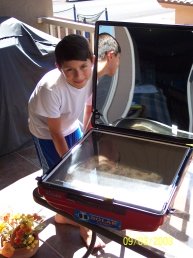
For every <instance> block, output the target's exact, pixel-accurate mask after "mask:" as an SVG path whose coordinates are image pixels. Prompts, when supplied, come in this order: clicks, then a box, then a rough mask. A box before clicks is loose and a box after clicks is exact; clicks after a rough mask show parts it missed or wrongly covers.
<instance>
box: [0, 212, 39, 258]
mask: <svg viewBox="0 0 193 258" xmlns="http://www.w3.org/2000/svg"><path fill="white" fill-rule="evenodd" d="M43 227H44V223H43V218H42V217H41V216H39V215H38V214H36V213H34V214H10V213H7V214H5V215H2V216H0V255H1V256H3V257H12V258H17V257H19V258H27V257H31V256H33V255H34V254H35V253H36V251H37V250H38V247H39V238H38V233H39V232H40V231H41V230H42V229H43Z"/></svg>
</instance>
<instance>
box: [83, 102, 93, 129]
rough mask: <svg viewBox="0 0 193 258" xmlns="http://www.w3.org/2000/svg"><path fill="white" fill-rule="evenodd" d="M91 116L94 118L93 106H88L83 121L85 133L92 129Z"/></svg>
mask: <svg viewBox="0 0 193 258" xmlns="http://www.w3.org/2000/svg"><path fill="white" fill-rule="evenodd" d="M91 116H92V106H90V105H86V106H85V110H84V120H83V127H84V132H85V133H86V132H87V131H88V129H89V128H90V127H91Z"/></svg>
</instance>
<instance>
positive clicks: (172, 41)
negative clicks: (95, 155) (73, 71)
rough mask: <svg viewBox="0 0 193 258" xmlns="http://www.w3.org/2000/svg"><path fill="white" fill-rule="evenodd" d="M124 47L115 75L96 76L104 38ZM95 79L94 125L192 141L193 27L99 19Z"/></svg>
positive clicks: (170, 139)
mask: <svg viewBox="0 0 193 258" xmlns="http://www.w3.org/2000/svg"><path fill="white" fill-rule="evenodd" d="M101 33H109V34H111V35H112V36H114V37H115V39H116V40H117V41H118V42H119V44H120V47H121V54H120V65H119V68H118V69H117V71H116V73H115V74H114V76H108V75H105V76H103V77H100V78H99V76H97V73H98V72H99V71H97V67H99V63H100V62H99V61H98V60H99V59H98V57H99V48H98V42H99V36H100V34H101ZM95 43H96V44H95V55H96V65H95V71H94V78H93V118H92V125H93V127H94V128H99V129H104V130H110V131H115V132H118V131H119V132H121V133H126V134H131V135H135V136H143V137H148V138H151V139H152V138H154V139H161V140H166V141H172V142H178V143H184V144H191V143H193V80H192V79H193V27H192V26H185V25H184V26H183V25H163V24H162V25H161V24H145V23H130V22H113V21H98V22H97V23H96V29H95Z"/></svg>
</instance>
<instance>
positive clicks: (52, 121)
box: [47, 118, 68, 157]
mask: <svg viewBox="0 0 193 258" xmlns="http://www.w3.org/2000/svg"><path fill="white" fill-rule="evenodd" d="M47 122H48V127H49V130H50V134H51V136H52V139H53V142H54V146H55V148H56V150H57V152H58V154H59V155H60V157H62V156H63V155H64V154H65V153H66V152H67V151H68V145H67V142H66V140H65V138H64V136H63V134H62V125H61V118H47Z"/></svg>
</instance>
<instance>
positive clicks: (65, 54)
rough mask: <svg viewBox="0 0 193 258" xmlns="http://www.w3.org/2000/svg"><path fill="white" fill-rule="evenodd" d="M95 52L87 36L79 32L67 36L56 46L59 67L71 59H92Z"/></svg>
mask: <svg viewBox="0 0 193 258" xmlns="http://www.w3.org/2000/svg"><path fill="white" fill-rule="evenodd" d="M92 57H93V53H92V51H91V49H90V46H89V43H88V41H87V39H86V38H84V37H83V36H80V35H77V34H70V35H68V36H65V37H64V38H63V39H62V40H61V41H60V42H59V43H58V44H57V45H56V48H55V58H56V63H57V65H58V66H59V67H61V66H62V64H63V62H65V61H71V60H80V61H86V60H87V59H90V60H92Z"/></svg>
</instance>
